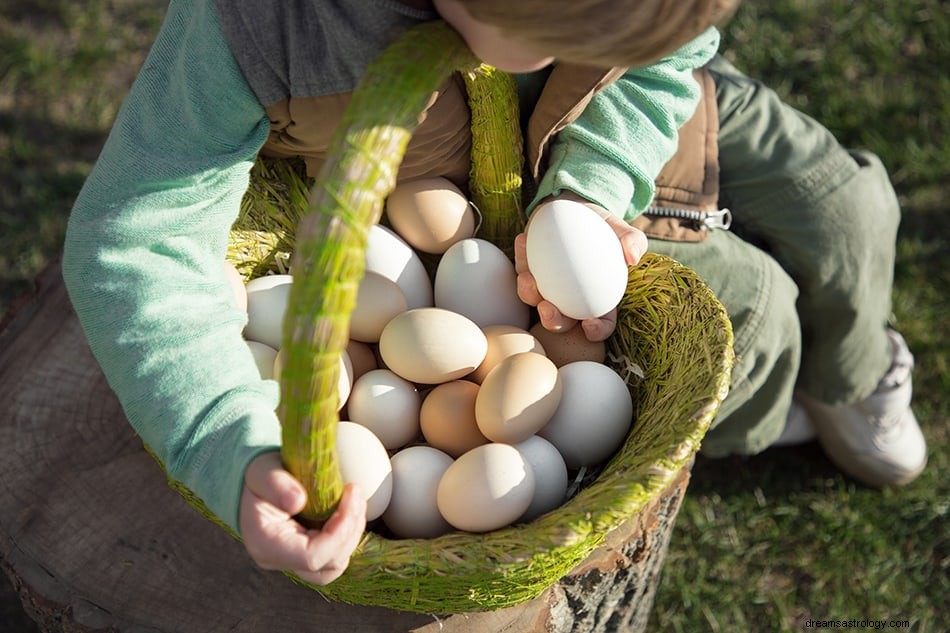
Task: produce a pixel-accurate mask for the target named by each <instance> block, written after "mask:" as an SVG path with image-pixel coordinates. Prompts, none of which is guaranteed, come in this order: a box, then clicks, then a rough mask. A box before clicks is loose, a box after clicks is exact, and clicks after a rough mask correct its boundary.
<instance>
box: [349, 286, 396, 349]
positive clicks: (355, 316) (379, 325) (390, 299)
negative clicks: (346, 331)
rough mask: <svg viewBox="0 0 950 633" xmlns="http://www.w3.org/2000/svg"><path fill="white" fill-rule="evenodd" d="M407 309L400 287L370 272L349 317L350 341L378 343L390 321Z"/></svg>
mask: <svg viewBox="0 0 950 633" xmlns="http://www.w3.org/2000/svg"><path fill="white" fill-rule="evenodd" d="M408 309H409V304H408V302H407V301H406V295H404V294H403V292H402V289H401V288H400V287H399V284H397V283H396V282H395V281H392V280H391V279H388V278H386V277H384V276H382V275H380V274H379V273H374V272H373V271H371V270H368V271H366V273H365V274H364V275H363V278H362V279H361V280H360V285H359V289H358V290H357V293H356V306H354V308H353V311H352V312H351V313H350V338H351V339H354V340H357V341H362V342H364V343H376V342H377V341H379V335H380V333H382V331H383V328H384V327H385V326H386V324H387V323H389V320H390V319H392V318H393V317H394V316H396V315H397V314H399V313H401V312H405V311H406V310H408Z"/></svg>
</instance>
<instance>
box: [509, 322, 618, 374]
mask: <svg viewBox="0 0 950 633" xmlns="http://www.w3.org/2000/svg"><path fill="white" fill-rule="evenodd" d="M528 332H529V333H530V334H531V335H532V336H534V337H535V338H536V339H537V340H538V342H539V343H540V345H541V346H542V347H543V348H544V354H545V356H547V357H548V358H550V359H551V361H552V362H553V363H554V364H555V365H557V366H558V367H560V366H562V365H566V364H567V363H572V362H574V361H577V360H591V361H594V362H595V363H603V362H604V359H606V358H607V345H606V344H605V343H604V342H603V341H591V340H588V339H587V335H586V334H584V328H582V327H580V326H579V325H575V326H574V327H572V328H571V329H569V330H567V331H561V332H552V331H551V330H548V329H547V328H545V327H544V326H543V325H541V324H540V323H535V324H534V325H532V326H531V329H530V330H528Z"/></svg>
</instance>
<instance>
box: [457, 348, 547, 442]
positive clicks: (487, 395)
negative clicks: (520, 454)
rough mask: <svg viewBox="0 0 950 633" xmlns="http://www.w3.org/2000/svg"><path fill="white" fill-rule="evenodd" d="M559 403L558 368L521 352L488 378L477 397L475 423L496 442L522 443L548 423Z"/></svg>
mask: <svg viewBox="0 0 950 633" xmlns="http://www.w3.org/2000/svg"><path fill="white" fill-rule="evenodd" d="M560 400H561V379H560V376H559V373H558V368H557V367H555V366H554V363H552V362H551V361H550V360H548V359H547V358H546V357H544V356H542V355H541V354H535V353H534V352H522V353H520V354H515V355H514V356H509V357H508V358H506V359H505V360H503V361H501V362H500V363H498V364H497V365H495V367H494V369H492V370H491V371H490V372H488V375H487V376H485V380H484V381H483V382H482V385H481V388H480V389H479V390H478V396H477V397H476V398H475V421H476V422H477V423H478V429H479V430H480V431H481V432H482V434H483V435H484V436H485V437H487V438H488V439H490V440H492V441H494V442H509V443H515V442H520V441H521V440H524V439H526V438H528V437H530V436H532V435H534V434H535V433H537V431H538V430H539V429H540V428H541V427H543V426H544V425H545V424H547V422H548V421H549V420H550V419H551V416H552V415H554V411H555V410H556V409H557V407H558V403H559V402H560Z"/></svg>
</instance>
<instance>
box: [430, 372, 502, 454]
mask: <svg viewBox="0 0 950 633" xmlns="http://www.w3.org/2000/svg"><path fill="white" fill-rule="evenodd" d="M477 396H478V385H476V384H475V383H473V382H469V381H467V380H453V381H451V382H446V383H442V384H441V385H437V386H435V387H433V388H432V389H431V390H430V391H429V393H428V394H427V395H426V396H425V399H424V400H423V401H422V409H421V410H420V412H419V426H420V428H421V430H422V435H423V437H425V440H426V442H427V443H429V444H430V445H431V446H434V447H435V448H438V449H440V450H442V451H444V452H446V453H448V454H449V455H451V456H452V457H458V456H460V455H462V454H463V453H465V452H467V451H469V450H471V449H473V448H475V447H476V446H481V445H482V444H487V443H488V438H487V437H485V436H484V435H482V432H481V431H479V430H478V424H477V423H476V422H475V398H476V397H477Z"/></svg>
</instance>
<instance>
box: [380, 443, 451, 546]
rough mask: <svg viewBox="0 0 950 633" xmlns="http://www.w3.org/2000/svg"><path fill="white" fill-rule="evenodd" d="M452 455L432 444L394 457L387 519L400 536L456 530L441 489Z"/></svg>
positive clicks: (386, 522) (388, 524) (420, 536)
mask: <svg viewBox="0 0 950 633" xmlns="http://www.w3.org/2000/svg"><path fill="white" fill-rule="evenodd" d="M452 461H453V460H452V458H451V457H450V456H448V455H446V454H445V453H443V452H442V451H440V450H438V449H436V448H432V447H431V446H410V447H408V448H404V449H402V450H401V451H399V452H398V453H396V454H395V455H393V456H392V457H391V458H390V462H391V463H392V468H393V492H392V497H391V498H390V500H389V507H387V508H386V511H385V512H384V513H383V522H384V523H385V524H386V527H388V528H389V529H390V530H392V531H393V534H395V535H396V536H398V537H400V538H434V537H436V536H439V535H442V534H445V533H446V532H450V531H451V530H452V526H451V525H449V523H448V521H446V520H445V519H444V518H443V517H442V513H440V512H439V504H438V501H437V492H438V489H439V481H440V480H441V479H442V475H444V474H445V471H446V470H448V468H449V466H451V465H452Z"/></svg>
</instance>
